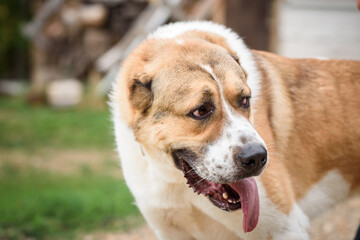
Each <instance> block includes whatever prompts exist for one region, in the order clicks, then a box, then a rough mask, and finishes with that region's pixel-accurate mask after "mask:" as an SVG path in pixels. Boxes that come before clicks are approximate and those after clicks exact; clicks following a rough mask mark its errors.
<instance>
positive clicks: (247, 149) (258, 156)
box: [235, 143, 267, 172]
mask: <svg viewBox="0 0 360 240" xmlns="http://www.w3.org/2000/svg"><path fill="white" fill-rule="evenodd" d="M235 155H236V156H235V158H236V161H237V164H238V165H239V166H240V167H241V168H243V169H244V170H246V171H249V172H250V171H251V172H255V171H258V170H260V169H262V167H263V166H264V165H265V164H266V162H267V151H266V149H265V148H264V147H263V146H262V145H260V144H254V143H252V144H251V143H250V144H246V145H245V146H244V148H242V149H241V151H239V152H238V153H236V154H235Z"/></svg>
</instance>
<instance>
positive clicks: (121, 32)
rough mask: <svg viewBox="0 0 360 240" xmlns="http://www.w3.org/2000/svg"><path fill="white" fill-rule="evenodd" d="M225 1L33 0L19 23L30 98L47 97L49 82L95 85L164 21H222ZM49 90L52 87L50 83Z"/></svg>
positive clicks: (106, 84)
mask: <svg viewBox="0 0 360 240" xmlns="http://www.w3.org/2000/svg"><path fill="white" fill-rule="evenodd" d="M224 2H225V0H46V1H45V0H35V1H34V3H33V5H34V9H35V14H34V16H35V17H34V18H33V20H32V22H30V23H28V24H27V25H26V26H25V27H24V33H25V34H26V35H27V36H28V37H29V38H30V39H31V40H32V43H33V47H32V76H31V82H32V84H31V85H32V96H33V99H35V100H38V99H43V98H42V96H46V95H48V96H49V93H46V89H47V88H48V87H47V86H49V85H50V84H49V83H50V82H51V81H61V80H62V79H64V80H66V79H74V80H75V81H76V79H78V81H81V82H85V83H89V82H90V83H91V84H95V85H96V84H98V83H99V82H100V79H101V77H102V76H104V75H105V74H106V73H107V72H109V71H110V72H111V69H112V71H114V68H116V67H117V66H118V65H119V62H121V60H123V59H124V57H125V56H126V55H127V54H128V53H129V52H130V51H131V50H132V49H133V47H134V46H136V45H137V44H138V43H140V42H141V41H142V40H143V39H144V38H145V36H146V35H147V34H149V33H150V32H151V31H153V30H154V29H155V28H157V27H158V26H160V25H162V24H164V23H166V22H169V21H177V20H190V19H191V20H193V19H212V20H216V21H218V22H222V21H224V15H225V13H224V11H222V10H221V9H224V6H223V5H224ZM116 69H117V68H116ZM94 76H96V77H94ZM94 78H95V79H94ZM96 78H97V79H96ZM104 79H107V78H104ZM111 80H112V79H110V80H108V82H111ZM104 82H105V83H104ZM100 85H101V89H103V90H101V91H100V95H103V94H104V93H105V91H106V90H107V89H108V86H109V83H107V81H106V80H104V81H103V82H102V83H101V84H100ZM55 86H56V85H55ZM49 91H50V90H49ZM51 91H52V92H53V91H54V85H52V88H51ZM98 92H99V91H98Z"/></svg>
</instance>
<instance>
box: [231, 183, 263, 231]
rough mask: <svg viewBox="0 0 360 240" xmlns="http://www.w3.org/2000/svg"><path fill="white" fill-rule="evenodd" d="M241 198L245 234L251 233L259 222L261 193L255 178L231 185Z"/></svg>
mask: <svg viewBox="0 0 360 240" xmlns="http://www.w3.org/2000/svg"><path fill="white" fill-rule="evenodd" d="M229 185H230V186H231V187H232V188H233V189H234V190H235V191H236V192H237V193H238V194H239V196H240V201H241V208H242V210H243V213H244V221H243V228H244V232H245V233H247V232H251V231H252V230H254V228H255V227H256V225H257V223H258V220H259V193H258V189H257V185H256V182H255V179H254V178H245V179H243V180H241V181H238V182H235V183H230V184H229Z"/></svg>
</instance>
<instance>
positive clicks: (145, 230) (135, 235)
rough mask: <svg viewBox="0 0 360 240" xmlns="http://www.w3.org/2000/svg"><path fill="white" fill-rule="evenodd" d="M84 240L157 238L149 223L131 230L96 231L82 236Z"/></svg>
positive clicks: (140, 239) (144, 239)
mask: <svg viewBox="0 0 360 240" xmlns="http://www.w3.org/2000/svg"><path fill="white" fill-rule="evenodd" d="M80 239H83V240H156V237H155V235H154V233H153V231H152V230H151V229H150V227H148V226H147V225H145V226H142V227H139V228H136V229H133V230H132V231H130V232H127V233H123V232H113V233H95V234H90V235H86V236H83V237H81V238H80Z"/></svg>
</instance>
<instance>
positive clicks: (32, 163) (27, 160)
mask: <svg viewBox="0 0 360 240" xmlns="http://www.w3.org/2000/svg"><path fill="white" fill-rule="evenodd" d="M9 164H11V165H12V166H14V167H16V169H19V170H20V171H21V170H28V169H31V168H32V169H36V170H44V171H50V172H54V173H61V174H74V173H77V172H79V171H91V172H102V173H105V174H110V175H111V176H114V177H119V178H120V177H121V176H122V175H121V169H120V165H119V160H118V157H117V154H116V152H115V151H111V150H91V149H90V150H77V149H75V150H74V149H70V150H63V149H61V150H57V149H40V150H36V151H34V152H26V151H19V150H7V151H0V167H1V166H4V165H9Z"/></svg>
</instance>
